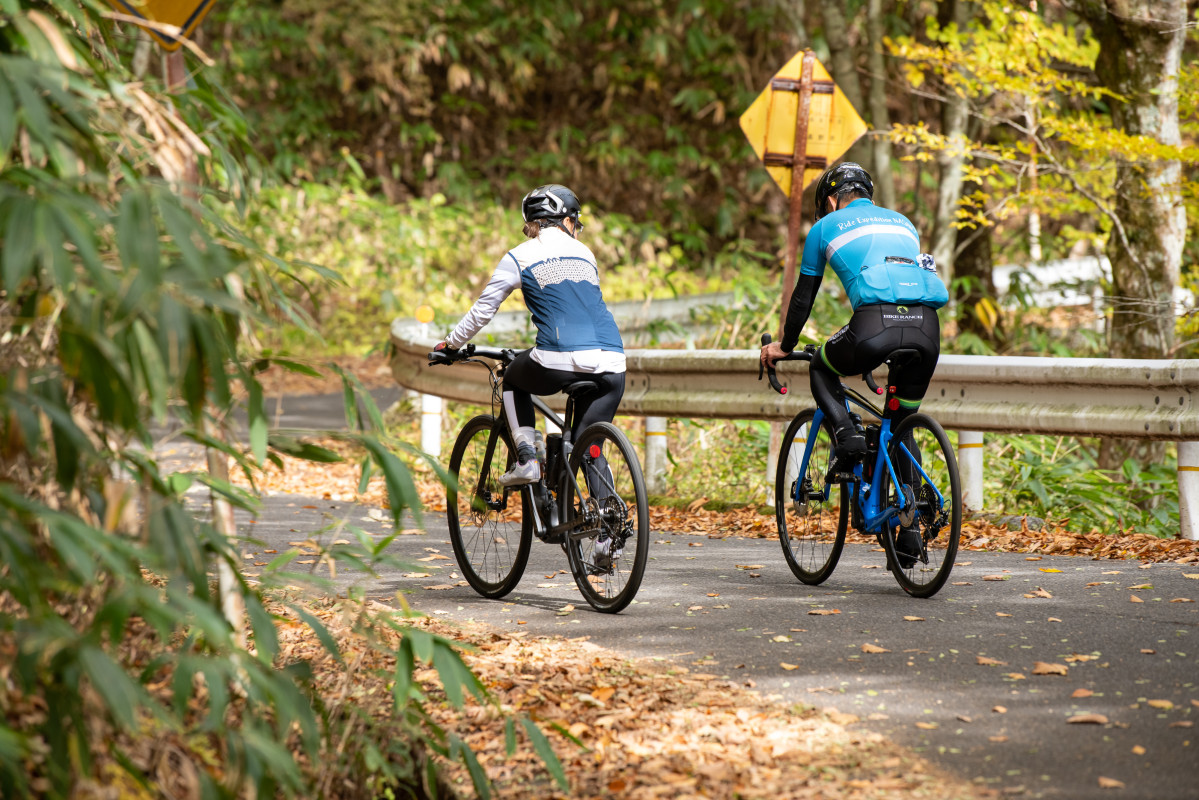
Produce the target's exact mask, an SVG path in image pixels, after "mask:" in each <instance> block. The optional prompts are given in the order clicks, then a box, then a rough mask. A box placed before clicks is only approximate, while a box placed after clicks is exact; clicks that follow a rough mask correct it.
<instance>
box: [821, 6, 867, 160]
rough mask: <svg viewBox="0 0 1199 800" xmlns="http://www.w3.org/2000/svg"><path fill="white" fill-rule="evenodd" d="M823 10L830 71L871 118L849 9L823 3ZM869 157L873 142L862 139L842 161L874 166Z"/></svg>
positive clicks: (846, 94)
mask: <svg viewBox="0 0 1199 800" xmlns="http://www.w3.org/2000/svg"><path fill="white" fill-rule="evenodd" d="M821 8H822V13H823V14H824V38H825V40H826V41H827V42H828V49H829V64H828V68H829V72H830V73H832V76H833V80H834V81H835V82H836V84H837V86H839V87H840V88H841V91H842V92H844V93H845V98H846V99H847V100H849V102H850V103H852V104H853V107H854V108H855V109H856V110H857V112H858V113H859V114H861V115H862V116H867V115H866V114H865V113H864V112H865V104H864V103H863V101H862V81H861V79H860V78H859V77H858V65H857V58H856V57H855V55H854V50H853V45H851V44H850V42H849V20H847V19H846V18H845V9H844V8H843V7H842V6H841V5H840V4H838V3H823V4H822V5H821ZM869 155H870V143H869V140H868V139H859V140H858V141H857V143H855V144H854V145H853V146H852V147H850V148H849V150H848V151H846V153H845V155H844V156H843V157H842V160H844V161H856V162H859V163H861V162H863V161H865V162H866V163H870V158H869ZM829 166H832V165H831V164H830V165H829Z"/></svg>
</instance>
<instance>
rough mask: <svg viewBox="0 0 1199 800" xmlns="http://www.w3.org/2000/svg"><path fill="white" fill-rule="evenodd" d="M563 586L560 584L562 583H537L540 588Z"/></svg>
mask: <svg viewBox="0 0 1199 800" xmlns="http://www.w3.org/2000/svg"><path fill="white" fill-rule="evenodd" d="M561 586H562V584H560V583H539V584H537V588H538V589H558V588H561Z"/></svg>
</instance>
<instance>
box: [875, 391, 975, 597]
mask: <svg viewBox="0 0 1199 800" xmlns="http://www.w3.org/2000/svg"><path fill="white" fill-rule="evenodd" d="M913 444H914V445H915V449H913V448H912V445H913ZM887 449H888V454H889V455H890V458H891V463H892V465H893V466H894V467H895V474H896V475H897V476H898V477H899V479H900V483H901V487H900V489H901V491H903V492H904V493H905V494H907V495H908V496H910V497H911V498H912V499H914V500H915V509H914V512H913V515H912V519H911V524H910V526H909V527H915V528H918V529H919V532H920V550H921V552H920V554H919V555H918V556H917V557H916V558H915V560H912V556H911V555H909V554H908V553H903V552H900V551H899V550H898V549H897V547H898V546H897V543H896V537H897V536H898V533H899V530H900V526H899V525H896V526H894V527H892V526H888V528H887V530H885V531H884V532H883V535H882V537H881V538H882V540H883V548H884V549H885V550H886V551H887V563H888V565H889V566H890V569H891V574H892V575H893V576H895V580H896V581H897V582H898V583H899V586H900V588H902V589H903V590H904V591H905V592H907V593H908V594H910V595H911V596H913V597H932V596H933V595H935V594H936V593H937V592H938V591H940V590H941V587H942V586H944V585H945V582H946V581H947V580H949V573H950V572H951V571H952V570H953V562H954V559H955V558H956V557H957V552H958V542H959V539H960V538H961V534H962V483H961V477H960V476H959V474H958V464H957V457H956V456H955V455H954V450H953V444H952V443H951V442H950V441H949V435H948V434H946V433H945V430H944V429H943V428H942V427H941V425H940V424H939V423H938V422H937V421H936V420H935V419H933V418H932V417H930V416H928V415H927V414H913V415H912V416H910V417H907V418H906V419H904V420H903V421H902V422H900V423H899V426H898V428H897V429H896V431H895V435H894V436H893V437H892V438H891V442H890V444H889V445H888V448H887ZM909 453H911V454H912V455H909ZM913 455H914V456H915V459H914V461H915V463H914V464H913V463H912V462H913ZM905 464H906V465H908V466H905ZM917 467H919V469H917ZM905 473H906V475H907V477H905ZM886 482H887V484H890V477H889V476H888V477H887V478H886ZM887 496H888V497H889V498H890V501H891V503H893V504H896V503H898V496H899V495H898V493H897V492H896V491H895V490H894V488H893V487H888V489H887ZM946 504H948V506H949V507H948V508H946ZM905 521H906V520H904V519H901V520H900V524H901V525H902V524H903V523H904V522H905ZM913 545H914V543H913ZM901 559H903V560H904V561H910V563H908V564H906V565H903V564H902V562H901Z"/></svg>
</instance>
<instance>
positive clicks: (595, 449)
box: [587, 444, 603, 458]
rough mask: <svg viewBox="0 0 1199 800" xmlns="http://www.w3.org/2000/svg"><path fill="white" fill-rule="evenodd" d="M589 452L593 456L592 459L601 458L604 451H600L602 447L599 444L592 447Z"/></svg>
mask: <svg viewBox="0 0 1199 800" xmlns="http://www.w3.org/2000/svg"><path fill="white" fill-rule="evenodd" d="M587 452H588V453H590V454H591V457H592V458H599V457H600V453H602V452H603V451H601V450H600V446H599V445H598V444H593V445H591V449H590V450H588V451H587Z"/></svg>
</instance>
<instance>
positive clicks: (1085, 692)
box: [1070, 689, 1095, 699]
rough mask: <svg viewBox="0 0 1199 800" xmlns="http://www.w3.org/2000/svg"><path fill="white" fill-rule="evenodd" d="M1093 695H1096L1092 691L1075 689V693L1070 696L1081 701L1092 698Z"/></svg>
mask: <svg viewBox="0 0 1199 800" xmlns="http://www.w3.org/2000/svg"><path fill="white" fill-rule="evenodd" d="M1093 694H1095V693H1094V692H1092V691H1091V690H1090V689H1075V690H1074V692H1073V693H1072V694H1071V695H1070V696H1071V697H1077V698H1079V699H1081V698H1083V697H1090V696H1091V695H1093Z"/></svg>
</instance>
